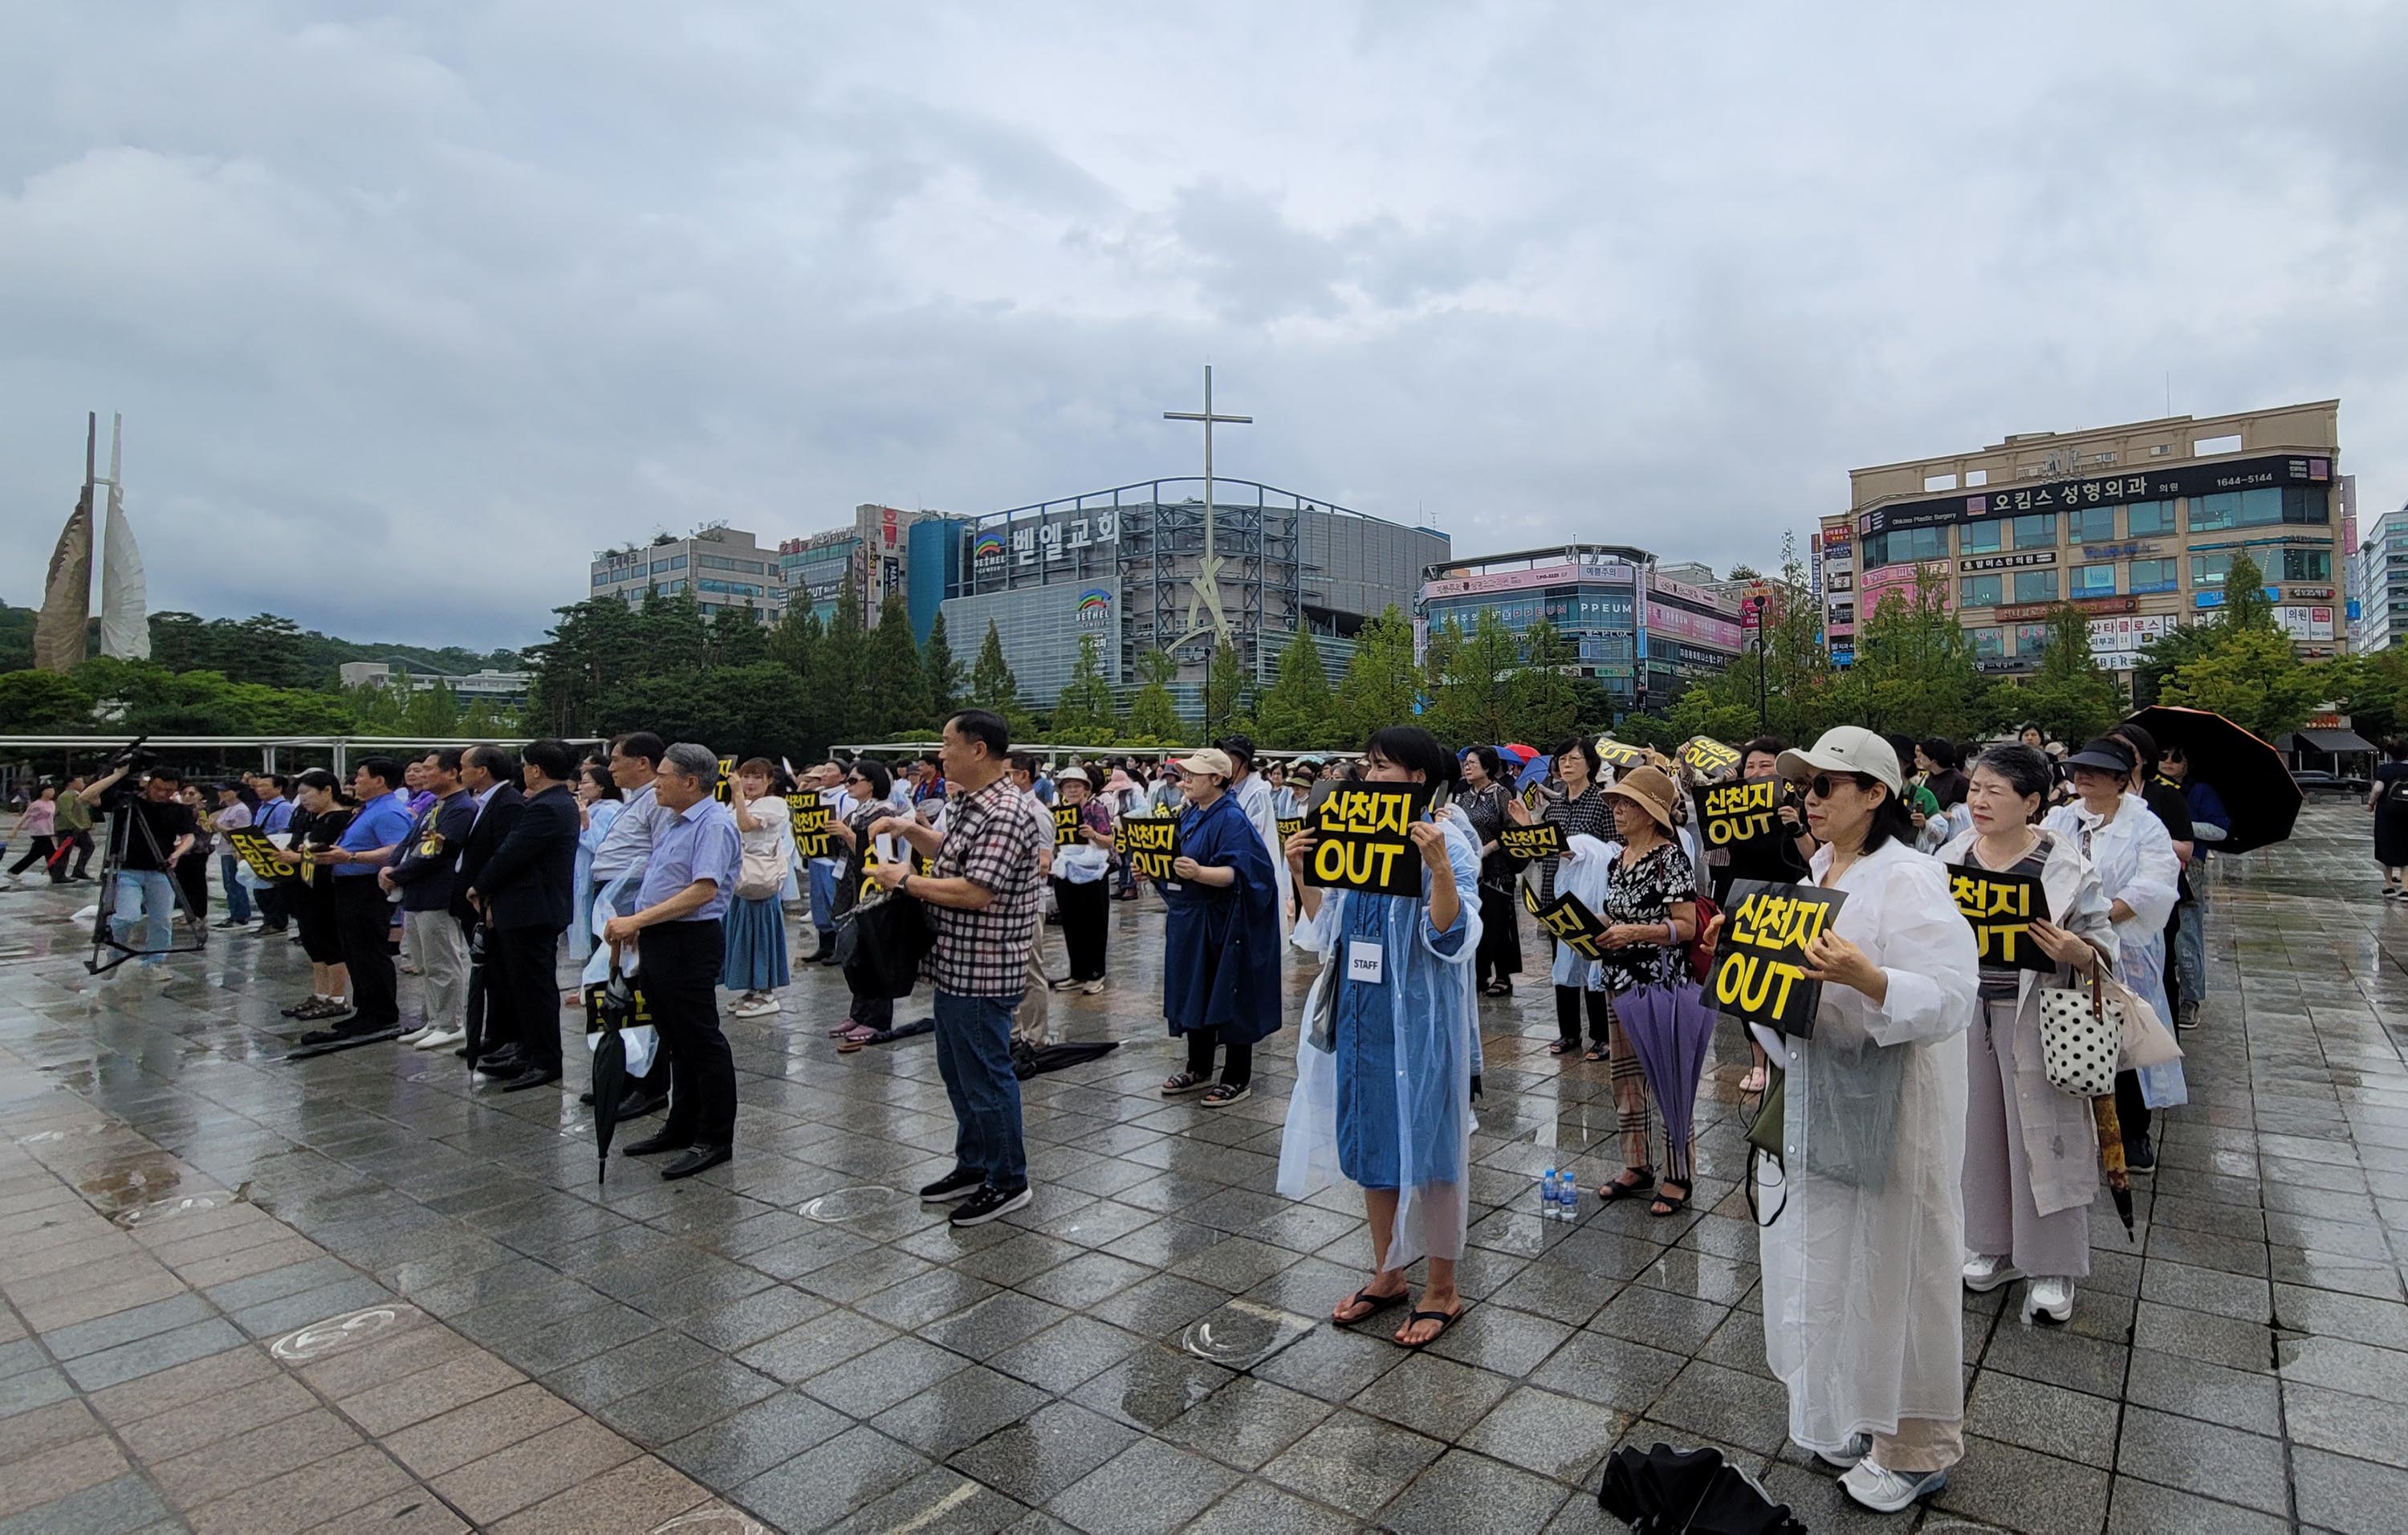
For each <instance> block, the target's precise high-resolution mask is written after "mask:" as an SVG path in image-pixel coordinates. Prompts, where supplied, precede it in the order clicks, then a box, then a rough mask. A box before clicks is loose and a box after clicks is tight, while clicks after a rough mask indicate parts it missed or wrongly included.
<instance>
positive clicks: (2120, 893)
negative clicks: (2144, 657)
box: [2041, 793, 2190, 1109]
mask: <svg viewBox="0 0 2408 1535" xmlns="http://www.w3.org/2000/svg"><path fill="white" fill-rule="evenodd" d="M2041 825H2043V826H2046V827H2047V828H2048V829H2049V830H2051V831H2054V832H2057V833H2060V834H2062V835H2064V836H2066V837H2068V838H2071V839H2072V842H2073V845H2074V846H2075V847H2077V848H2080V849H2082V850H2083V852H2084V853H2085V854H2088V855H2089V858H2090V861H2091V863H2092V864H2093V865H2095V866H2096V867H2097V868H2098V870H2099V888H2100V892H2101V893H2103V894H2104V895H2105V896H2106V897H2107V899H2108V900H2109V902H2110V903H2113V902H2115V901H2122V902H2123V903H2124V904H2125V905H2127V906H2128V907H2130V908H2131V909H2132V914H2131V915H2130V916H2129V917H2127V918H2126V919H2124V920H2123V921H2122V922H2119V923H2117V924H2115V951H2116V953H2115V979H2116V980H2118V981H2121V982H2122V983H2124V984H2125V985H2127V986H2128V987H2130V988H2131V991H2132V994H2133V995H2134V996H2136V997H2139V998H2140V999H2141V1000H2142V1001H2143V1002H2146V1003H2148V1004H2149V1006H2150V1007H2151V1008H2153V1009H2155V1010H2156V1011H2157V1019H2158V1021H2159V1022H2160V1023H2163V1024H2165V1025H2166V1026H2169V1027H2171V1026H2172V1024H2173V1021H2174V1015H2173V1010H2172V1009H2171V1007H2169V1006H2168V1005H2167V1002H2166V921H2167V919H2168V918H2170V917H2171V916H2172V915H2173V911H2174V903H2175V902H2176V901H2178V900H2180V899H2181V898H2182V860H2181V859H2179V858H2177V857H2176V856H2175V855H2174V842H2173V838H2172V836H2171V834H2169V833H2168V832H2167V830H2166V824H2165V823H2164V822H2162V821H2160V820H2158V819H2157V811H2153V810H2151V809H2149V802H2148V801H2147V800H2145V799H2143V798H2142V797H2141V796H2139V795H2136V794H2131V793H2127V794H2126V795H2125V796H2124V797H2123V799H2122V801H2121V802H2120V803H2119V804H2118V805H2117V806H2116V809H2115V819H2114V820H2113V821H2106V822H2101V821H2100V819H2099V817H2097V816H2095V815H2093V814H2091V813H2090V812H2089V811H2086V810H2085V809H2083V807H2082V804H2081V802H2080V801H2078V800H2077V801H2075V802H2074V803H2073V804H2071V805H2059V806H2058V807H2057V809H2055V810H2053V811H2049V812H2048V816H2047V818H2046V819H2045V820H2043V821H2042V823H2041ZM2139 1075H2140V1079H2141V1101H2143V1103H2146V1104H2147V1105H2148V1106H2149V1107H2150V1108H2152V1109H2176V1108H2180V1107H2181V1106H2182V1105H2184V1104H2186V1103H2188V1102H2189V1101H2190V1087H2189V1084H2188V1083H2187V1082H2186V1080H2185V1079H2184V1077H2183V1064H2182V1062H2181V1061H2179V1060H2171V1061H2168V1062H2166V1063H2165V1064H2164V1065H2162V1066H2144V1067H2143V1068H2141V1069H2140V1072H2139Z"/></svg>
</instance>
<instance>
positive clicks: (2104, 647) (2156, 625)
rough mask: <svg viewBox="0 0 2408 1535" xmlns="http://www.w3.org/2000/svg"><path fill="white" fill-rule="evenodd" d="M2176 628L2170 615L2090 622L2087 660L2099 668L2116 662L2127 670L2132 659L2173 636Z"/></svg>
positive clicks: (2145, 614)
mask: <svg viewBox="0 0 2408 1535" xmlns="http://www.w3.org/2000/svg"><path fill="white" fill-rule="evenodd" d="M2179 626H2180V621H2179V619H2177V617H2176V616H2175V615H2174V614H2172V613H2142V614H2132V615H2128V616H2126V617H2123V618H2094V619H2092V620H2091V621H2090V658H2091V659H2092V660H2094V661H2098V662H2100V663H2101V664H2105V663H2107V662H2109V661H2119V662H2121V664H2122V666H2123V667H2129V666H2130V664H2131V658H2132V657H2133V656H2135V655H2137V654H2139V653H2141V652H2142V651H2143V650H2145V649H2147V648H2148V647H2149V646H2150V645H2153V644H2155V643H2156V642H2157V641H2158V640H2160V639H2163V638H2165V637H2166V636H2168V635H2170V634H2171V633H2173V632H2174V630H2175V629H2176V628H2178V627H2179Z"/></svg>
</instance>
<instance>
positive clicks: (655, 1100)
mask: <svg viewBox="0 0 2408 1535" xmlns="http://www.w3.org/2000/svg"><path fill="white" fill-rule="evenodd" d="M668 1102H669V1096H668V1095H667V1093H647V1092H644V1091H642V1090H641V1089H638V1090H637V1091H635V1092H632V1093H629V1094H628V1095H627V1096H626V1097H623V1098H621V1099H620V1100H619V1120H620V1123H622V1124H624V1123H625V1122H626V1121H628V1120H631V1119H641V1118H643V1117H644V1116H645V1115H646V1114H656V1113H659V1112H661V1111H662V1110H663V1109H666V1108H667V1107H668Z"/></svg>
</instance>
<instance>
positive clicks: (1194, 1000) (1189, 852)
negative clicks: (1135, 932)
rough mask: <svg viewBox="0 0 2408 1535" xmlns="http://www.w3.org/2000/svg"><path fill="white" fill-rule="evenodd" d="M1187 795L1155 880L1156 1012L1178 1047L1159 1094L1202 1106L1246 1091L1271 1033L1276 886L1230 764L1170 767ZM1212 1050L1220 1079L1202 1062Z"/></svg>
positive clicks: (1276, 968) (1239, 1098) (1207, 759)
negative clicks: (1196, 1099) (1173, 848)
mask: <svg viewBox="0 0 2408 1535" xmlns="http://www.w3.org/2000/svg"><path fill="white" fill-rule="evenodd" d="M1175 766H1176V767H1177V768H1178V769H1179V778H1180V782H1181V784H1182V785H1183V789H1184V792H1185V795H1186V797H1187V809H1186V810H1185V811H1183V812H1182V813H1181V815H1180V817H1179V856H1178V857H1176V858H1174V859H1172V860H1171V864H1170V875H1171V877H1170V878H1169V879H1168V880H1164V881H1162V882H1160V887H1161V891H1162V899H1163V904H1164V905H1166V906H1168V908H1169V909H1170V910H1169V916H1168V919H1167V920H1166V921H1165V923H1164V925H1163V935H1162V949H1163V958H1162V1015H1163V1019H1164V1021H1165V1022H1167V1023H1168V1024H1169V1026H1170V1032H1171V1033H1173V1034H1175V1035H1178V1036H1181V1037H1182V1038H1183V1039H1185V1040H1186V1041H1187V1066H1186V1068H1185V1069H1183V1070H1180V1071H1174V1072H1172V1073H1171V1074H1170V1077H1169V1079H1168V1080H1167V1081H1166V1082H1164V1083H1163V1084H1162V1096H1163V1097H1183V1096H1184V1095H1186V1094H1189V1093H1196V1092H1200V1093H1202V1094H1203V1095H1204V1097H1203V1103H1204V1106H1205V1107H1206V1108H1208V1109H1226V1108H1227V1107H1229V1106H1230V1105H1231V1104H1233V1103H1241V1102H1243V1101H1245V1098H1246V1097H1247V1095H1248V1094H1250V1093H1252V1092H1253V1091H1254V1046H1255V1044H1256V1043H1257V1042H1259V1041H1260V1040H1264V1039H1266V1038H1268V1037H1269V1035H1270V1034H1271V1033H1272V1032H1273V1031H1274V1030H1276V1029H1277V1028H1278V1027H1279V1026H1280V931H1279V881H1278V880H1277V879H1276V878H1275V877H1274V876H1273V875H1272V873H1271V854H1270V850H1269V849H1268V848H1266V847H1264V846H1263V839H1262V838H1261V836H1260V835H1259V834H1257V833H1256V832H1255V830H1254V823H1253V822H1251V821H1249V820H1248V819H1247V818H1246V812H1245V810H1244V809H1243V808H1242V807H1241V806H1240V804H1239V803H1238V797H1237V796H1236V795H1234V794H1232V793H1231V792H1230V790H1229V780H1230V779H1231V777H1233V776H1234V775H1235V773H1236V770H1237V765H1236V764H1234V763H1232V762H1231V761H1230V760H1229V754H1228V753H1226V752H1224V751H1221V750H1220V749H1219V748H1217V747H1207V748H1206V749H1205V750H1203V751H1201V752H1192V753H1188V755H1187V756H1185V757H1184V758H1183V759H1181V761H1179V762H1178V763H1177V764H1176V765H1175ZM1216 1048H1217V1049H1218V1050H1219V1052H1220V1053H1221V1058H1222V1064H1221V1080H1220V1081H1218V1082H1215V1081H1213V1080H1212V1056H1213V1053H1214V1051H1215V1049H1216Z"/></svg>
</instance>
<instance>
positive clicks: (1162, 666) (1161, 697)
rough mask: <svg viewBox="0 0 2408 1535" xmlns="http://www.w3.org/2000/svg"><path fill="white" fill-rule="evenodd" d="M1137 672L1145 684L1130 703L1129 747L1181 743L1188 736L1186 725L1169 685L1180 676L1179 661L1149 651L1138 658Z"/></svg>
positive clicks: (1160, 652)
mask: <svg viewBox="0 0 2408 1535" xmlns="http://www.w3.org/2000/svg"><path fill="white" fill-rule="evenodd" d="M1137 669H1138V675H1140V677H1142V678H1144V679H1145V683H1144V685H1143V686H1142V687H1140V688H1139V689H1138V690H1137V696H1135V697H1133V698H1131V699H1130V700H1129V711H1128V734H1127V737H1126V738H1125V739H1126V741H1127V744H1129V745H1131V746H1177V745H1180V744H1182V743H1183V741H1184V740H1185V739H1186V737H1187V726H1186V724H1184V723H1183V721H1182V720H1181V719H1180V717H1179V702H1178V700H1177V698H1175V697H1174V696H1172V695H1171V691H1170V684H1171V683H1172V682H1173V681H1177V680H1178V677H1179V662H1178V660H1177V659H1176V658H1175V657H1173V656H1172V655H1171V654H1170V653H1169V652H1168V651H1148V652H1146V653H1144V654H1143V655H1140V656H1139V657H1138V660H1137Z"/></svg>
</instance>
